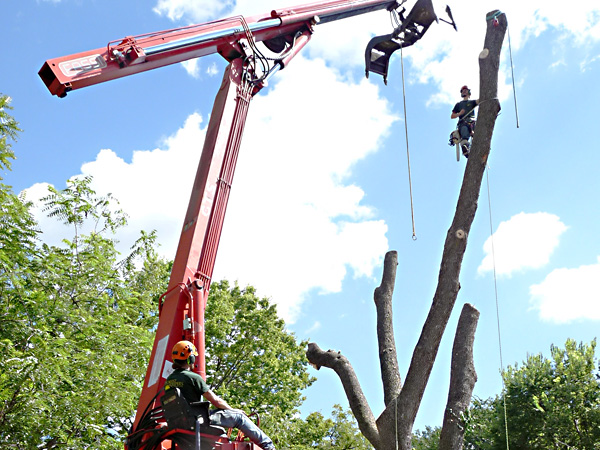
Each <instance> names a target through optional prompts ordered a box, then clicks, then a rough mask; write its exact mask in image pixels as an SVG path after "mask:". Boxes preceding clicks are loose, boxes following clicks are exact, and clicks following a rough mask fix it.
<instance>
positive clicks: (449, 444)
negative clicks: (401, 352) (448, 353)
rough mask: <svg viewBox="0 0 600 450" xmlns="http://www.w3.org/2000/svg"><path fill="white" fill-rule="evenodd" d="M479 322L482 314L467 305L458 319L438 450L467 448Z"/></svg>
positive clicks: (475, 380)
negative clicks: (474, 357)
mask: <svg viewBox="0 0 600 450" xmlns="http://www.w3.org/2000/svg"><path fill="white" fill-rule="evenodd" d="M478 320H479V311H477V309H475V307H474V306H473V305H470V304H468V303H467V304H465V305H464V306H463V310H462V312H461V314H460V319H459V320H458V326H457V327H456V335H455V337H454V345H453V347H452V364H451V369H450V389H449V392H448V403H447V404H446V411H445V412H444V423H443V426H442V432H441V434H440V443H439V446H438V450H460V449H462V447H463V439H464V435H465V421H464V420H463V417H464V413H465V411H466V410H467V408H468V407H469V403H471V395H472V394H473V389H474V388H475V383H476V382H477V372H475V363H474V362H473V342H474V341H475V330H476V329H477V321H478Z"/></svg>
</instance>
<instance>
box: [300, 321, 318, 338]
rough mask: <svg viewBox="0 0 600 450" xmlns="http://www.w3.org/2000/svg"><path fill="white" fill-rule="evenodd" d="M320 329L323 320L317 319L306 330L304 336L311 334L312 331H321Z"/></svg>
mask: <svg viewBox="0 0 600 450" xmlns="http://www.w3.org/2000/svg"><path fill="white" fill-rule="evenodd" d="M320 329H321V322H319V321H318V320H316V321H315V323H313V324H312V326H311V327H310V328H309V329H308V330H306V331H305V332H304V336H308V335H310V333H313V332H315V331H319V330H320Z"/></svg>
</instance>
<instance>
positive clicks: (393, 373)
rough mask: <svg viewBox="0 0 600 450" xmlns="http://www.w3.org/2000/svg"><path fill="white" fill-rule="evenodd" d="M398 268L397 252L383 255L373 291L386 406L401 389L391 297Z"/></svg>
mask: <svg viewBox="0 0 600 450" xmlns="http://www.w3.org/2000/svg"><path fill="white" fill-rule="evenodd" d="M397 267H398V252H396V251H390V252H387V253H386V255H385V261H384V263H383V276H382V279H381V285H380V286H379V287H378V288H376V289H375V295H374V297H375V307H376V309H377V341H378V344H379V365H380V366H381V380H382V382H383V399H384V402H385V404H386V406H387V405H388V404H389V403H390V402H392V401H394V399H395V398H396V396H397V395H398V394H399V393H400V389H401V388H402V380H401V379H400V370H399V369H398V357H397V354H396V341H395V339H394V324H393V320H392V319H393V314H392V296H393V294H394V283H395V281H396V268H397Z"/></svg>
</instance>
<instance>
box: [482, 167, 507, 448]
mask: <svg viewBox="0 0 600 450" xmlns="http://www.w3.org/2000/svg"><path fill="white" fill-rule="evenodd" d="M486 180H487V192H488V209H489V213H490V240H491V243H492V266H493V269H494V293H495V296H496V324H497V328H498V351H499V353H500V375H501V376H502V402H503V404H504V431H505V434H506V450H510V448H509V444H508V415H507V412H506V385H505V383H504V363H503V361H502V338H501V335H500V308H499V306H498V283H497V280H496V255H495V252H494V228H493V224H492V199H491V196H490V167H489V166H487V171H486Z"/></svg>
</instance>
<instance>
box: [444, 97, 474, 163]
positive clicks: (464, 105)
mask: <svg viewBox="0 0 600 450" xmlns="http://www.w3.org/2000/svg"><path fill="white" fill-rule="evenodd" d="M460 96H461V97H462V100H461V101H460V102H458V103H457V104H456V105H454V108H453V109H452V114H451V115H450V118H451V119H456V118H457V117H458V126H457V129H458V131H459V133H460V139H461V140H460V147H461V149H462V153H463V155H465V158H468V157H469V151H470V148H471V144H470V142H469V140H470V139H471V136H473V132H474V130H475V112H474V111H475V108H476V107H477V105H478V104H479V99H477V100H469V98H470V97H471V89H469V87H468V86H466V85H465V86H463V87H461V88H460Z"/></svg>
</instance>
